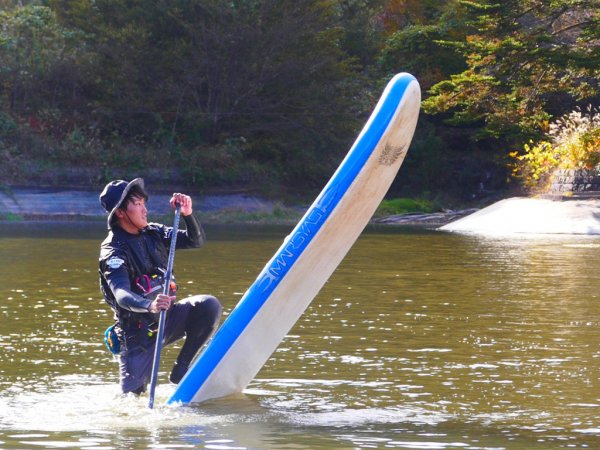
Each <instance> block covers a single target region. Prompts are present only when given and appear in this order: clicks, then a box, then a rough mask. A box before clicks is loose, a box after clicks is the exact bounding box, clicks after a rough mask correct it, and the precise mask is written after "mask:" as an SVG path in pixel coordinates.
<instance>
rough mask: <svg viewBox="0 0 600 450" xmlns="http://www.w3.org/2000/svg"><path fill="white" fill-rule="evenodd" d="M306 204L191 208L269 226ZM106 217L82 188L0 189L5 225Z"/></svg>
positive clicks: (227, 198) (154, 208) (392, 220)
mask: <svg viewBox="0 0 600 450" xmlns="http://www.w3.org/2000/svg"><path fill="white" fill-rule="evenodd" d="M169 198H170V194H164V193H158V194H152V195H151V197H150V199H149V201H148V207H149V211H150V213H149V215H150V217H151V218H153V219H154V220H159V219H161V218H162V217H163V216H167V215H169V214H171V210H170V207H169V203H168V201H169ZM308 206H309V205H292V206H290V205H284V204H282V203H280V202H276V201H271V200H267V199H264V198H262V197H259V196H253V195H246V194H223V195H194V209H195V211H196V213H197V214H198V215H199V217H200V219H201V220H202V222H203V223H215V224H217V223H220V224H222V223H239V224H243V223H269V224H289V225H294V224H295V223H297V222H298V220H299V219H300V218H301V217H302V215H303V214H304V212H305V211H306V209H307V208H308ZM475 211H477V210H476V209H468V210H463V211H445V212H436V213H432V214H422V213H408V214H399V215H394V216H389V217H385V218H376V219H373V220H372V223H374V224H383V225H410V226H421V227H427V228H437V227H439V226H442V225H445V224H447V223H450V222H452V221H454V220H457V219H459V218H461V217H464V216H466V215H468V214H471V213H473V212H475ZM105 217H106V213H105V212H104V210H103V209H102V207H101V206H100V204H99V202H98V193H97V192H95V191H85V190H68V189H41V188H11V189H10V191H8V190H5V191H0V220H4V221H7V220H8V221H15V222H16V221H44V220H45V221H101V220H104V218H105Z"/></svg>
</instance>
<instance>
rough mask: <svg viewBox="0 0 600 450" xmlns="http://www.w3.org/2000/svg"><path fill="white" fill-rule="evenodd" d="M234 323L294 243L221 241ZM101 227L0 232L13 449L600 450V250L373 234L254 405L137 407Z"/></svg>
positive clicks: (223, 236) (215, 251)
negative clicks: (115, 339)
mask: <svg viewBox="0 0 600 450" xmlns="http://www.w3.org/2000/svg"><path fill="white" fill-rule="evenodd" d="M207 231H208V235H209V239H210V240H209V243H208V244H207V245H206V246H205V247H204V248H203V249H200V250H192V251H187V252H178V253H177V257H176V262H175V270H176V273H177V278H178V282H179V284H180V291H179V295H180V296H185V295H188V294H189V295H191V294H196V293H211V294H214V295H216V296H218V297H219V298H220V299H221V302H222V303H223V305H224V309H225V311H226V312H229V311H231V309H232V308H233V307H234V306H235V304H236V303H237V302H238V301H239V299H240V298H241V295H242V293H243V292H244V290H245V289H246V288H247V287H248V286H249V285H250V284H251V283H252V281H253V280H254V279H255V278H256V276H257V275H258V273H259V271H260V270H261V269H262V267H263V265H264V264H265V263H266V262H267V260H268V259H269V258H270V257H271V255H272V254H273V252H274V251H275V250H276V249H277V248H278V247H279V245H280V244H281V242H282V240H283V238H284V237H285V235H286V234H287V232H289V229H281V228H279V229H277V228H275V229H264V228H251V229H241V228H208V230H207ZM103 233H104V231H103V230H102V227H101V226H99V225H97V224H91V225H85V224H84V225H81V224H71V225H53V226H49V225H44V226H43V227H42V226H40V225H31V224H25V225H23V224H19V225H6V224H5V225H1V226H0V261H1V264H2V270H1V271H0V448H6V449H30V448H85V449H138V448H139V449H145V448H160V449H164V448H166V449H172V448H173V449H177V448H209V449H245V448H252V449H286V448H289V449H318V448H323V449H329V448H331V449H346V448H347V449H353V448H382V449H383V448H406V449H454V448H466V449H554V448H590V449H597V448H600V381H599V376H600V345H599V343H600V326H599V325H600V303H599V301H598V295H599V294H600V276H598V273H600V237H585V236H580V237H569V236H565V237H548V236H546V237H537V238H536V237H529V238H519V239H515V238H512V239H485V238H478V237H473V236H461V235H453V234H445V233H440V232H432V231H422V230H421V231H415V230H406V229H403V230H392V229H383V230H381V229H379V230H370V231H368V232H367V233H365V234H364V235H363V236H362V237H361V238H360V239H359V241H358V242H357V244H356V245H355V246H354V247H353V249H352V250H351V251H350V253H349V254H348V256H347V258H346V259H345V260H344V262H343V263H342V265H341V266H340V267H339V268H338V270H337V271H336V272H335V273H334V275H333V276H332V277H331V279H330V280H329V282H328V283H327V284H326V285H325V287H324V288H323V290H322V291H321V292H320V294H319V295H318V296H317V298H315V300H314V301H313V303H312V304H311V306H310V307H309V309H308V310H307V311H306V312H305V314H304V315H303V316H302V317H301V319H300V320H299V322H298V323H297V325H296V326H295V327H294V329H293V330H292V331H291V333H290V335H289V336H288V337H287V338H286V339H285V340H284V341H283V342H282V344H281V345H280V347H279V348H278V350H277V351H276V353H275V354H274V355H273V357H272V358H271V359H270V360H269V361H268V363H267V365H266V366H265V367H264V368H263V370H262V371H261V372H260V373H259V374H258V376H257V378H256V379H255V380H254V381H253V382H252V383H251V384H250V386H248V389H247V390H246V391H245V392H244V393H243V394H241V395H239V396H235V397H231V398H227V399H221V400H216V401H212V402H209V403H206V404H202V405H198V406H192V407H183V406H164V405H163V403H164V401H165V400H166V399H167V398H168V397H169V395H170V393H171V392H172V390H173V387H172V386H171V385H169V384H168V382H167V374H168V371H169V370H170V367H171V364H172V363H173V360H174V358H175V356H176V352H177V347H172V348H171V347H170V348H168V349H166V350H165V352H164V353H163V358H162V364H161V372H160V380H159V383H160V384H159V386H158V389H157V399H156V407H155V409H154V410H148V409H147V397H142V398H133V397H127V398H122V397H121V396H120V395H119V388H118V385H117V382H118V376H117V364H116V363H115V362H114V361H113V360H112V358H111V356H110V355H109V353H108V352H107V350H106V349H105V347H104V344H103V343H102V342H101V336H102V333H103V331H104V329H105V328H106V326H108V325H109V324H110V322H111V318H110V316H111V315H110V313H109V311H108V308H107V307H106V306H105V305H104V303H103V301H102V299H101V297H100V295H99V291H98V280H97V263H96V261H97V254H98V246H99V242H100V241H101V240H102V238H103Z"/></svg>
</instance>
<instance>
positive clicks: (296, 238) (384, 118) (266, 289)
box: [168, 73, 415, 404]
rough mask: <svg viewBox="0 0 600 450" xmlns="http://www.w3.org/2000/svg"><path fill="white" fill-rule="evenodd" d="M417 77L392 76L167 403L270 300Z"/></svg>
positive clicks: (184, 395)
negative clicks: (374, 106) (369, 114)
mask: <svg viewBox="0 0 600 450" xmlns="http://www.w3.org/2000/svg"><path fill="white" fill-rule="evenodd" d="M413 80H415V78H414V77H413V76H412V75H410V74H406V73H404V74H401V75H397V76H396V77H394V79H393V80H392V81H390V83H389V84H388V87H387V91H388V92H387V95H386V97H385V98H382V99H381V100H380V102H379V111H377V114H376V115H375V116H374V117H371V123H370V125H369V127H368V128H367V129H365V130H363V133H362V134H361V135H360V136H359V138H358V139H357V140H356V142H355V143H354V145H353V146H352V148H351V149H350V151H349V152H348V155H347V156H346V158H345V159H344V161H343V162H342V164H341V165H340V167H339V168H338V170H336V172H335V173H334V174H333V176H332V177H331V179H330V180H329V182H328V183H327V185H326V186H325V188H324V189H323V191H322V192H321V193H320V194H319V196H318V197H317V199H316V200H315V202H314V203H313V204H312V206H311V207H310V208H309V209H308V211H307V213H306V214H305V215H304V217H303V219H302V220H301V221H300V222H299V223H298V225H296V228H294V230H293V231H292V233H291V234H290V236H289V238H288V239H287V240H286V241H285V243H284V245H282V247H281V248H280V249H279V250H278V252H277V253H276V254H275V255H274V256H273V258H272V259H271V260H270V261H269V263H268V264H267V265H266V266H265V268H264V269H263V271H262V272H261V273H260V275H259V276H258V278H257V279H256V281H255V282H254V283H253V284H252V286H250V288H249V289H248V291H247V292H246V294H245V295H244V298H243V299H242V300H241V301H240V303H239V304H238V305H237V306H236V307H235V308H234V310H233V311H232V312H231V314H230V315H229V317H228V318H227V320H226V321H225V322H224V323H223V325H222V326H221V328H220V329H219V330H218V331H217V333H216V334H215V336H214V338H213V339H212V341H211V343H210V345H208V346H207V347H206V349H205V350H204V351H203V352H202V354H201V355H200V356H199V359H198V361H197V362H196V364H194V365H193V366H192V367H191V368H190V371H189V373H188V374H187V375H186V377H185V378H184V379H183V380H182V381H181V382H180V383H179V385H178V386H177V389H176V390H175V392H174V393H173V394H172V396H171V397H170V398H169V400H168V403H174V402H181V403H184V404H187V403H189V402H190V401H192V400H193V398H194V396H195V395H196V392H198V390H199V389H200V387H201V386H202V384H203V383H204V382H205V381H206V379H207V378H208V377H209V376H210V374H211V373H212V371H213V370H214V369H215V367H217V365H218V364H219V362H220V361H221V359H222V358H223V356H225V354H226V353H227V351H228V350H229V349H230V348H231V346H232V345H233V344H234V343H235V341H236V340H237V338H238V337H239V336H240V335H241V333H242V332H243V331H244V329H245V328H246V326H247V325H248V324H249V323H250V321H251V320H252V318H253V317H254V316H255V315H256V313H257V312H258V311H259V310H260V308H261V307H262V305H263V304H264V303H265V302H266V301H267V299H268V298H269V296H270V295H271V293H272V292H273V290H274V289H275V288H276V287H277V285H278V284H279V283H280V282H281V280H282V279H283V278H284V277H285V275H286V273H287V272H288V271H289V270H290V268H291V267H292V266H293V265H294V262H295V261H296V260H297V259H298V257H299V256H300V255H301V254H302V252H303V251H304V249H305V248H306V247H307V246H308V244H309V243H310V241H311V240H312V238H313V237H314V236H315V235H316V233H317V232H318V231H319V229H320V228H321V226H322V225H323V223H324V222H325V221H326V220H327V218H328V217H329V216H330V214H331V212H332V211H333V210H334V209H335V207H336V206H337V205H338V203H339V202H340V200H341V199H342V197H343V196H344V195H345V193H346V191H347V190H348V188H349V187H350V185H351V184H352V182H353V181H354V179H355V178H356V176H357V175H358V173H359V172H360V170H361V169H362V167H363V166H364V165H365V163H366V162H367V160H368V159H369V157H370V156H371V154H372V152H373V150H374V149H375V147H376V146H377V144H378V143H379V141H380V140H381V138H382V136H383V134H384V132H385V130H386V129H387V127H388V125H389V123H390V121H391V120H392V118H393V117H394V113H395V112H396V109H397V107H398V105H399V104H400V100H401V99H402V96H403V95H404V92H405V91H406V88H407V86H408V85H409V84H410V83H411V81H413Z"/></svg>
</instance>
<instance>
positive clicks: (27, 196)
mask: <svg viewBox="0 0 600 450" xmlns="http://www.w3.org/2000/svg"><path fill="white" fill-rule="evenodd" d="M98 195H99V192H95V191H81V190H54V189H31V188H22V189H20V188H17V189H10V191H4V192H1V191H0V214H1V215H4V216H7V215H14V216H18V217H21V218H24V219H32V220H40V219H49V220H66V219H77V218H101V217H105V216H106V212H105V211H104V210H103V209H102V207H101V206H100V202H99V200H98ZM170 197H171V195H170V194H162V193H161V194H153V193H151V196H150V198H149V200H148V208H149V211H150V214H158V215H164V214H169V213H170V212H171V209H170V206H169V199H170ZM194 207H195V209H196V210H197V211H205V212H215V211H222V210H236V209H237V210H243V211H249V212H264V213H270V212H271V211H272V210H273V208H274V203H273V202H270V201H267V200H264V199H261V198H259V197H254V196H249V195H242V194H231V195H210V196H201V197H199V196H194Z"/></svg>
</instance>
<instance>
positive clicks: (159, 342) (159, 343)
mask: <svg viewBox="0 0 600 450" xmlns="http://www.w3.org/2000/svg"><path fill="white" fill-rule="evenodd" d="M180 215H181V205H180V204H179V203H177V207H176V208H175V219H174V221H173V232H172V236H171V247H170V248H169V259H168V261H167V273H166V274H165V285H164V287H163V294H165V295H169V289H170V286H171V278H172V275H173V261H174V260H175V246H176V245H177V230H178V229H179V217H180ZM166 313H167V312H166V311H165V310H164V309H163V310H161V311H160V318H159V320H158V332H157V334H156V347H155V348H154V361H153V363H152V378H151V379H150V399H149V401H148V407H149V408H150V409H152V408H153V407H154V391H155V390H156V378H157V376H158V366H159V364H160V352H161V350H162V345H163V337H164V334H165V320H166Z"/></svg>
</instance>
